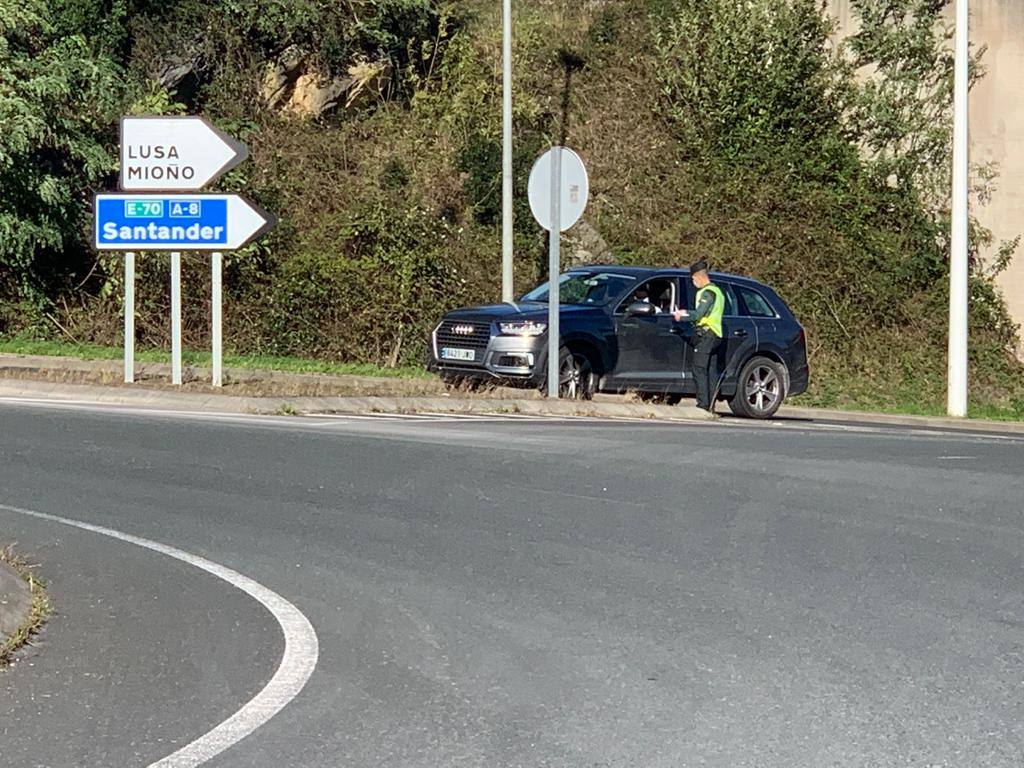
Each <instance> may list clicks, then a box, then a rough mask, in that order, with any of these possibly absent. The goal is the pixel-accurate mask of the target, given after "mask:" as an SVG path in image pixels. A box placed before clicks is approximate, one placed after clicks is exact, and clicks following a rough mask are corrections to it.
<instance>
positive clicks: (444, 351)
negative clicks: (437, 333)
mask: <svg viewBox="0 0 1024 768" xmlns="http://www.w3.org/2000/svg"><path fill="white" fill-rule="evenodd" d="M441 357H443V358H444V359H445V360H466V361H469V362H473V361H474V360H476V350H472V349H455V348H453V347H441Z"/></svg>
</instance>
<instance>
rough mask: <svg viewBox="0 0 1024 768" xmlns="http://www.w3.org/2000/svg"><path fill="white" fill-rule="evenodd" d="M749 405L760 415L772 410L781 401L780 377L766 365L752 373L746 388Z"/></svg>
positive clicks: (758, 367) (760, 366)
mask: <svg viewBox="0 0 1024 768" xmlns="http://www.w3.org/2000/svg"><path fill="white" fill-rule="evenodd" d="M744 392H745V394H746V396H747V403H748V404H749V405H750V406H751V407H752V408H753V409H754V410H756V411H757V412H758V413H764V412H766V411H768V410H770V409H771V407H772V406H773V405H775V402H776V401H777V400H778V399H779V376H778V374H777V373H776V372H775V371H773V370H772V369H771V368H769V367H768V366H766V365H759V366H757V367H756V368H755V369H754V370H752V371H751V372H750V375H749V376H748V377H747V382H746V385H745V387H744Z"/></svg>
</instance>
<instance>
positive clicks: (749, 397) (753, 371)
mask: <svg viewBox="0 0 1024 768" xmlns="http://www.w3.org/2000/svg"><path fill="white" fill-rule="evenodd" d="M785 397H786V370H785V368H783V367H782V364H781V363H778V362H776V361H775V360H771V359H769V358H767V357H755V358H752V359H751V360H749V361H748V362H747V364H746V365H744V366H743V370H742V371H740V376H739V380H738V381H737V382H736V394H735V395H733V397H732V399H731V400H729V409H730V410H731V411H732V412H733V413H735V414H736V415H737V416H746V417H747V418H749V419H770V418H771V417H772V416H774V415H775V412H776V411H778V410H779V406H781V405H782V401H783V400H784V399H785Z"/></svg>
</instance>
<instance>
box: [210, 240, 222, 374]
mask: <svg viewBox="0 0 1024 768" xmlns="http://www.w3.org/2000/svg"><path fill="white" fill-rule="evenodd" d="M222 261H223V257H222V256H221V254H220V252H219V251H215V252H214V254H213V260H212V264H211V267H210V270H211V274H210V294H211V295H210V306H211V312H212V315H213V316H212V317H211V318H210V336H211V337H212V346H213V350H212V351H213V376H212V379H213V386H215V387H220V386H222V385H223V384H224V366H223V361H224V345H223V337H222V335H221V328H222V325H223V323H222V321H221V294H222V291H221V266H222Z"/></svg>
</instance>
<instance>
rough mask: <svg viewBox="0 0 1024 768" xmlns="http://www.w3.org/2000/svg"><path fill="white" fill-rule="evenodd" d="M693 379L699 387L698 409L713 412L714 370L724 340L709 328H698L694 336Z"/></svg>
mask: <svg viewBox="0 0 1024 768" xmlns="http://www.w3.org/2000/svg"><path fill="white" fill-rule="evenodd" d="M693 342H694V343H693V379H694V382H695V383H696V385H697V407H698V408H703V409H704V410H705V411H709V410H711V406H712V402H711V382H712V381H713V379H712V378H711V376H712V373H711V371H712V369H713V368H715V367H716V366H715V359H716V357H717V355H716V354H715V353H716V352H717V351H718V345H719V344H721V343H722V339H721V338H719V337H718V336H716V335H715V334H714V333H713V332H712V331H709V330H708V329H707V328H698V329H697V332H696V333H694V335H693Z"/></svg>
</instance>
